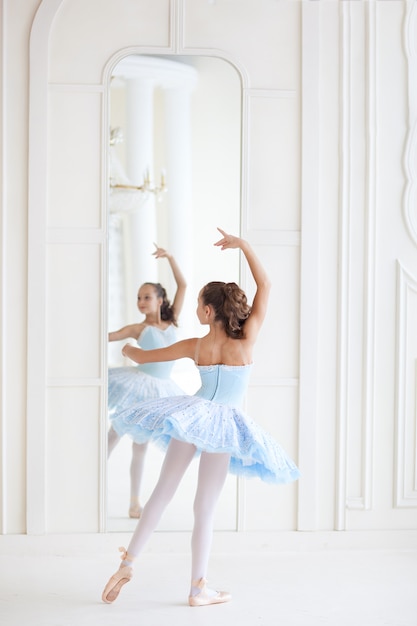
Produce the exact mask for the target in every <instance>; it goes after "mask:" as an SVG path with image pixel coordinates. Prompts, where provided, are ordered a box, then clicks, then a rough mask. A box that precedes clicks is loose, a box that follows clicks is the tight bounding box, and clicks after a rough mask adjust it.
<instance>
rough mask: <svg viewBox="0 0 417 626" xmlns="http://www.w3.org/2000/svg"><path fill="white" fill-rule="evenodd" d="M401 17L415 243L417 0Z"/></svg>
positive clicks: (409, 221) (408, 196)
mask: <svg viewBox="0 0 417 626" xmlns="http://www.w3.org/2000/svg"><path fill="white" fill-rule="evenodd" d="M406 6H407V12H406V16H405V19H404V48H405V55H406V59H407V64H408V133H407V138H406V142H405V150H404V169H405V177H406V185H405V192H404V209H403V214H404V220H405V223H406V226H407V230H408V232H409V234H410V236H411V238H412V240H413V241H414V243H415V244H416V245H417V85H416V75H417V36H416V33H417V3H416V2H407V3H406Z"/></svg>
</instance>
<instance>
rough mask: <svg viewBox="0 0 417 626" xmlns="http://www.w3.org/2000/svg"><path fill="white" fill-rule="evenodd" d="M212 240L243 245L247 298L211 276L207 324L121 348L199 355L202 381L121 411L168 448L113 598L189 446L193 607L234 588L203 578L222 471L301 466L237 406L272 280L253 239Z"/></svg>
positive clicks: (135, 353) (225, 596)
mask: <svg viewBox="0 0 417 626" xmlns="http://www.w3.org/2000/svg"><path fill="white" fill-rule="evenodd" d="M218 230H219V231H220V233H221V234H222V238H221V239H220V240H219V241H217V242H216V243H215V245H216V246H219V247H220V248H221V249H222V250H225V249H227V248H239V249H240V250H241V251H242V252H243V254H244V256H245V258H246V260H247V262H248V265H249V268H250V270H251V272H252V275H253V278H254V280H255V283H256V293H255V297H254V299H253V302H252V306H249V304H248V302H247V299H246V296H245V293H244V292H243V291H242V290H241V289H240V288H239V287H238V285H236V284H235V283H223V282H211V283H208V284H207V285H206V286H205V287H203V288H202V289H201V291H200V293H199V296H198V306H197V316H198V319H199V321H200V323H201V324H204V325H208V327H209V332H208V333H207V335H205V336H204V337H202V338H193V339H185V340H183V341H179V342H178V343H176V344H173V345H171V346H170V347H168V348H163V349H161V350H151V351H149V352H145V351H142V350H140V349H138V348H135V347H133V346H131V345H126V346H124V348H123V350H122V352H123V353H124V354H125V355H127V356H128V357H129V358H131V359H132V360H134V361H136V362H138V363H149V362H151V361H162V360H171V359H179V358H184V357H188V358H191V359H194V360H195V363H196V365H197V367H198V369H199V372H200V375H201V383H202V384H201V388H200V390H199V391H198V392H197V393H196V394H195V395H194V396H179V397H175V398H165V399H160V400H154V401H149V402H145V403H144V404H142V405H141V406H138V407H132V408H131V409H128V410H126V411H124V412H123V413H121V414H120V415H119V417H118V427H119V428H120V429H121V430H124V431H125V432H128V433H129V434H130V435H131V436H132V437H133V438H134V439H135V441H137V442H139V443H140V442H142V441H148V440H149V439H152V440H154V441H156V442H157V443H159V444H161V445H162V446H163V447H166V448H167V451H166V455H165V460H164V463H163V465H162V469H161V473H160V477H159V480H158V482H157V485H156V487H155V489H154V490H153V493H152V495H151V497H150V498H149V500H148V502H147V503H146V505H145V507H144V509H143V512H142V516H141V519H140V520H139V522H138V524H137V526H136V529H135V531H134V533H133V536H132V539H131V541H130V543H129V546H128V548H127V550H125V549H124V548H120V550H121V552H122V553H123V554H122V556H121V558H122V563H121V565H120V568H119V570H118V571H117V572H116V573H115V574H113V576H112V577H111V578H110V580H109V582H108V583H107V585H106V587H105V589H104V591H103V594H102V599H103V601H104V602H107V603H111V602H114V600H115V599H116V598H117V596H118V595H119V592H120V590H121V588H122V586H123V585H124V584H125V583H127V582H128V581H129V580H131V578H132V576H133V569H132V564H133V561H134V559H135V558H136V557H137V556H138V555H139V554H140V553H141V552H142V550H143V548H144V546H145V544H146V542H147V541H148V539H149V538H150V536H151V534H152V532H153V530H154V529H155V528H156V526H157V524H158V522H159V520H160V518H161V515H162V513H163V512H164V510H165V508H166V506H167V504H168V503H169V502H170V500H171V498H172V497H173V495H174V493H175V491H176V489H177V487H178V485H179V483H180V481H181V478H182V477H183V475H184V472H185V471H186V469H187V467H188V466H189V464H190V462H191V460H192V459H193V457H194V456H195V454H196V453H197V454H199V456H200V459H199V470H198V483H197V490H196V494H195V499H194V526H193V532H192V538H191V549H192V563H191V586H190V591H189V597H188V603H189V605H190V606H192V607H196V606H206V605H210V604H218V603H221V602H228V601H229V600H230V599H231V595H230V593H228V592H225V591H214V590H212V589H209V588H208V587H207V584H206V575H207V566H208V560H209V553H210V547H211V540H212V532H213V515H214V510H215V505H216V503H217V500H218V497H219V495H220V492H221V489H222V487H223V484H224V482H225V479H226V476H227V473H228V472H229V471H230V472H233V473H236V474H239V475H243V476H248V477H250V476H257V477H259V478H261V479H262V480H264V481H268V482H272V483H287V482H290V481H293V480H296V479H297V478H298V476H299V471H298V468H297V467H296V465H295V464H294V462H293V461H292V460H291V459H290V458H289V457H288V456H287V455H286V453H285V452H284V450H283V449H282V448H281V446H280V445H279V444H278V443H277V442H276V441H275V440H274V439H272V437H271V436H270V435H269V434H268V433H267V432H266V431H264V430H263V429H262V428H261V426H259V425H258V424H257V423H256V422H254V421H253V420H252V419H251V418H250V417H248V416H247V415H246V414H245V413H243V411H242V410H241V408H240V406H241V404H242V399H243V396H244V394H245V391H246V389H247V385H248V380H249V375H250V370H251V364H252V352H253V347H254V344H255V340H256V338H257V336H258V333H259V330H260V328H261V325H262V322H263V320H264V317H265V314H266V310H267V302H268V295H269V291H270V282H269V279H268V277H267V274H266V272H265V270H264V269H263V267H262V265H261V263H260V261H259V260H258V258H257V257H256V255H255V253H254V251H253V250H252V248H251V246H250V245H249V243H248V242H247V241H245V240H243V239H241V238H239V237H235V236H232V235H228V234H227V233H225V232H224V231H223V230H221V229H220V228H219V229H218Z"/></svg>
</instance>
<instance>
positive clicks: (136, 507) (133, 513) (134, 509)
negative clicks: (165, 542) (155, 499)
mask: <svg viewBox="0 0 417 626" xmlns="http://www.w3.org/2000/svg"><path fill="white" fill-rule="evenodd" d="M142 511H143V507H141V506H140V504H139V503H137V504H131V505H130V507H129V517H130V518H132V519H139V518H140V516H141V515H142Z"/></svg>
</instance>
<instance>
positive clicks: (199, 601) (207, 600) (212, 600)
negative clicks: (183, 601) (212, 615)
mask: <svg viewBox="0 0 417 626" xmlns="http://www.w3.org/2000/svg"><path fill="white" fill-rule="evenodd" d="M191 585H192V586H193V587H197V588H198V589H201V591H200V593H197V594H196V595H195V596H188V604H189V605H190V606H208V605H209V604H221V603H222V602H229V601H230V600H231V599H232V596H231V594H230V593H229V592H228V591H216V592H215V593H214V594H213V595H211V594H209V593H208V591H207V580H206V579H205V578H200V580H194V581H193V582H192V583H191Z"/></svg>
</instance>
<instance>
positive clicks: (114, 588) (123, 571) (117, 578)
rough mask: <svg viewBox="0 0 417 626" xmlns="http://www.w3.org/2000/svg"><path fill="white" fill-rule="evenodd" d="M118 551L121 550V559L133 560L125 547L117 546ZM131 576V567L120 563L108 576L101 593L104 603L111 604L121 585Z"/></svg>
mask: <svg viewBox="0 0 417 626" xmlns="http://www.w3.org/2000/svg"><path fill="white" fill-rule="evenodd" d="M119 551H120V552H122V554H121V557H120V558H121V559H122V561H133V560H134V558H135V557H134V556H132V555H130V554H129V553H128V552H127V550H126V548H119ZM132 577H133V569H132V568H131V567H130V565H121V566H120V568H119V569H118V570H117V572H115V573H114V574H113V576H112V577H111V578H110V580H109V582H108V583H107V585H106V586H105V587H104V591H103V593H102V594H101V599H102V600H103V602H106V604H111V603H112V602H114V601H115V600H116V598H117V596H118V595H119V593H120V590H121V588H122V587H123V585H125V584H126V583H128V582H129V581H130V580H131V579H132Z"/></svg>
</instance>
